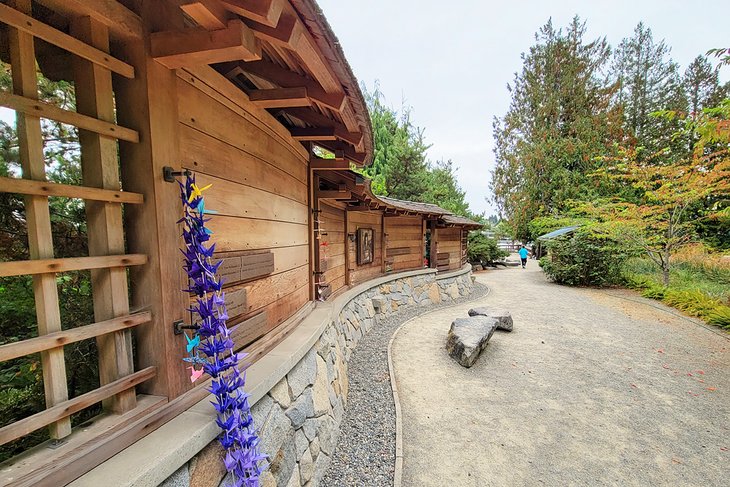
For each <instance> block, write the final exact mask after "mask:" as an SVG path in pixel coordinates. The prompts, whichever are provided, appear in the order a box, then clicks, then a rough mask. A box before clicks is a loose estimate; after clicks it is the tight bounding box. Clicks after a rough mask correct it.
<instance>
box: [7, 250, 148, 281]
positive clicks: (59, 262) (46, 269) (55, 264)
mask: <svg viewBox="0 0 730 487" xmlns="http://www.w3.org/2000/svg"><path fill="white" fill-rule="evenodd" d="M145 263H147V256H146V255H143V254H124V255H100V256H96V257H69V258H67V259H36V260H16V261H12V262H0V277H11V276H31V275H35V274H48V273H55V272H70V271H84V270H88V269H110V268H112V267H127V266H130V265H142V264H145Z"/></svg>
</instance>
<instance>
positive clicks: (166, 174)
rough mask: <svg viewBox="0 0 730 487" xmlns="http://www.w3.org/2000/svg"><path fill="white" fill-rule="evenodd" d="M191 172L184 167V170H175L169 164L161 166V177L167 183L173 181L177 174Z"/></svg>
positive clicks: (187, 174) (186, 174) (188, 173)
mask: <svg viewBox="0 0 730 487" xmlns="http://www.w3.org/2000/svg"><path fill="white" fill-rule="evenodd" d="M191 174H192V173H191V172H190V170H189V169H185V170H184V171H175V170H174V169H173V168H172V167H170V166H165V167H163V168H162V178H163V179H164V180H165V181H167V182H168V183H174V182H175V178H176V177H178V176H190V175H191Z"/></svg>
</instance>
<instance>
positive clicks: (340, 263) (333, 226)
mask: <svg viewBox="0 0 730 487" xmlns="http://www.w3.org/2000/svg"><path fill="white" fill-rule="evenodd" d="M319 209H320V210H321V211H320V213H319V219H320V222H321V225H320V228H323V229H324V232H322V235H321V237H320V240H319V243H318V245H319V252H320V253H319V267H320V269H319V270H320V271H321V272H324V274H321V275H320V279H321V282H323V283H327V284H329V285H330V289H331V291H332V293H336V292H337V291H339V290H340V289H342V288H343V287H344V286H345V237H346V236H347V235H346V232H345V210H343V209H342V208H337V207H335V206H331V205H328V204H326V203H320V206H319ZM322 244H325V245H322Z"/></svg>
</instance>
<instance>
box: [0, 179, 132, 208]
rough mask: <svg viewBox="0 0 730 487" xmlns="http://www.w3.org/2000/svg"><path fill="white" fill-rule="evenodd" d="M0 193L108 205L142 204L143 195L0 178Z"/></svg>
mask: <svg viewBox="0 0 730 487" xmlns="http://www.w3.org/2000/svg"><path fill="white" fill-rule="evenodd" d="M0 192H2V193H18V194H25V195H34V196H61V197H65V198H80V199H84V200H93V201H106V202H109V203H132V204H141V203H144V195H141V194H139V193H130V192H128V191H115V190H112V189H99V188H89V187H86V186H75V185H72V184H58V183H49V182H48V181H32V180H30V179H18V178H6V177H0Z"/></svg>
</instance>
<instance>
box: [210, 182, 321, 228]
mask: <svg viewBox="0 0 730 487" xmlns="http://www.w3.org/2000/svg"><path fill="white" fill-rule="evenodd" d="M249 177H250V176H249ZM196 180H197V181H198V184H199V185H204V186H207V185H208V184H212V185H213V186H212V190H211V191H208V192H207V193H206V194H205V206H206V208H209V209H211V210H215V211H216V213H217V214H218V215H225V216H236V217H245V218H255V219H260V220H272V221H280V222H288V223H299V224H302V225H304V224H306V223H307V219H308V217H309V214H308V211H307V206H306V205H305V204H303V203H299V202H297V201H293V200H292V199H290V198H285V197H283V196H279V195H276V194H272V193H269V192H268V191H263V190H261V189H258V188H256V187H253V186H244V185H241V184H237V183H233V182H230V181H227V180H225V179H220V178H216V177H212V176H208V175H206V174H202V173H198V174H197V176H196ZM252 183H253V184H256V183H257V181H252Z"/></svg>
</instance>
